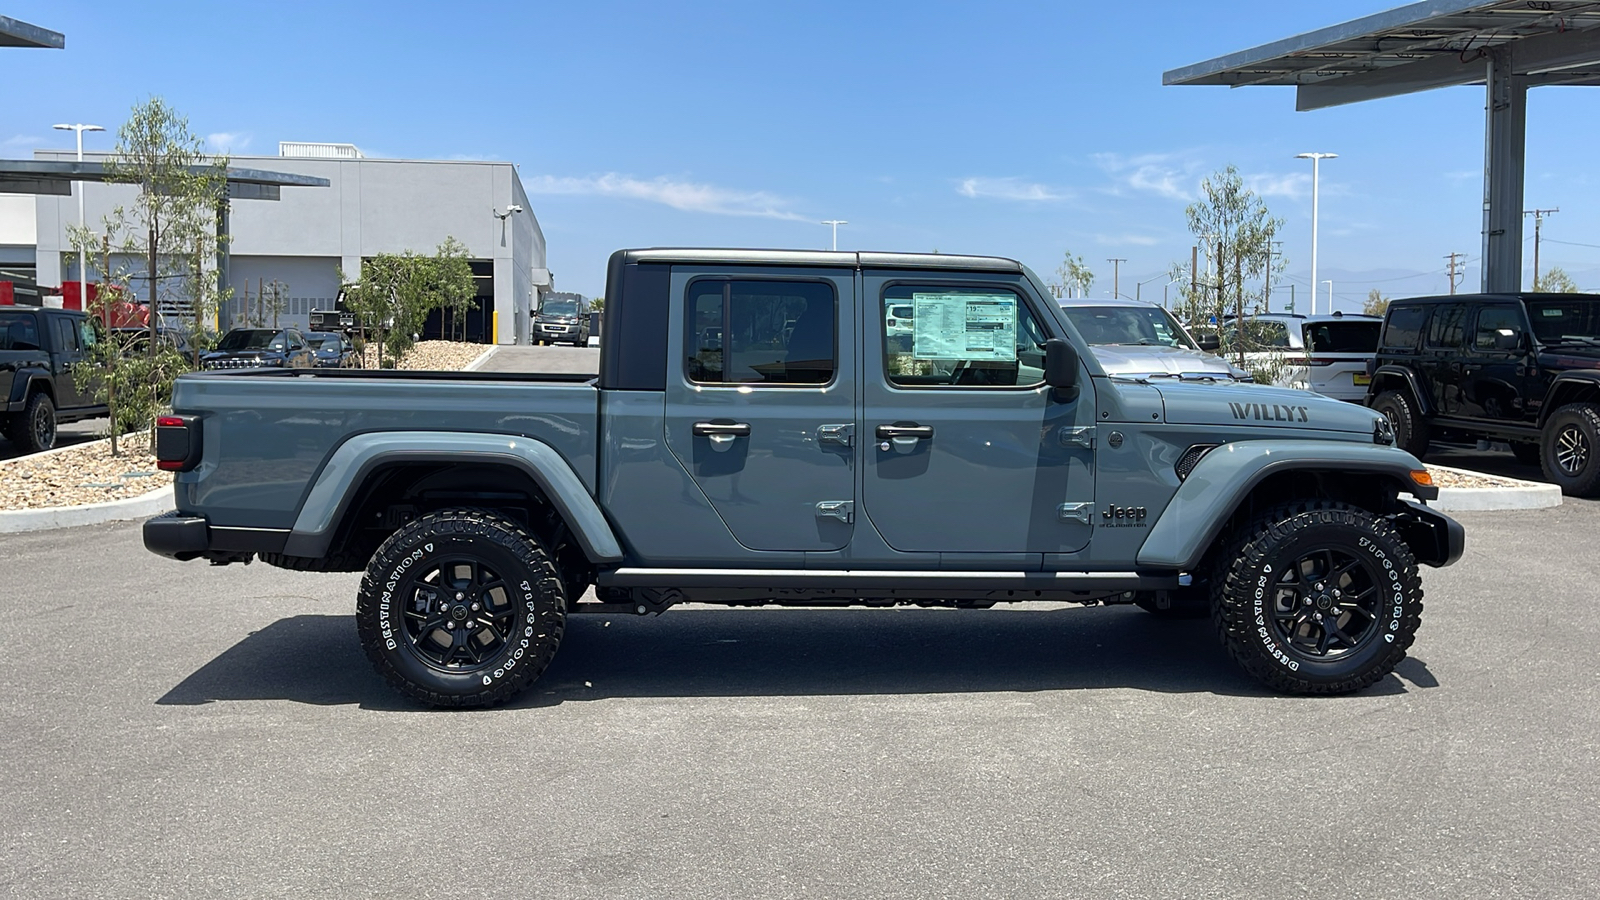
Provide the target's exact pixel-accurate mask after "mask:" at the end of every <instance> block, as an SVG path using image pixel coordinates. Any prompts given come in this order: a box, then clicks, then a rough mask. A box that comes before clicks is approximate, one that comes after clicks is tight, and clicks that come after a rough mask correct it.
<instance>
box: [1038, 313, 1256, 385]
mask: <svg viewBox="0 0 1600 900" xmlns="http://www.w3.org/2000/svg"><path fill="white" fill-rule="evenodd" d="M1061 308H1062V309H1063V310H1065V311H1066V313H1067V319H1068V320H1069V321H1071V322H1072V324H1073V326H1074V327H1076V328H1077V329H1078V333H1079V334H1082V335H1083V338H1084V340H1086V341H1088V342H1089V343H1090V344H1091V345H1093V349H1094V355H1095V358H1096V359H1098V360H1100V365H1101V366H1102V367H1103V368H1104V369H1105V370H1106V374H1108V375H1175V376H1189V377H1196V378H1207V377H1209V378H1215V379H1217V380H1219V381H1229V382H1232V381H1249V380H1250V373H1248V372H1246V371H1244V370H1243V369H1239V368H1236V367H1234V366H1232V365H1229V363H1228V361H1227V360H1225V359H1223V358H1222V357H1220V356H1217V355H1216V354H1215V353H1207V352H1206V351H1204V350H1202V349H1200V345H1199V343H1197V342H1196V341H1195V339H1194V338H1192V337H1190V336H1189V332H1187V331H1185V330H1184V328H1183V326H1182V325H1180V324H1179V323H1178V320H1177V319H1175V318H1173V315H1172V313H1169V312H1167V311H1166V310H1165V309H1162V308H1161V307H1159V306H1157V305H1155V304H1154V303H1142V302H1139V301H1137V300H1122V299H1116V300H1113V299H1109V298H1103V297H1102V298H1088V297H1084V298H1078V299H1073V300H1063V301H1062V302H1061Z"/></svg>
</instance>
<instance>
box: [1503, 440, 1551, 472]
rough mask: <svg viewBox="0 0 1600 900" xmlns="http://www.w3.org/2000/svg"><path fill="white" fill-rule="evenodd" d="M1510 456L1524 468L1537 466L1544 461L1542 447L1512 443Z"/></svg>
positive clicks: (1518, 442)
mask: <svg viewBox="0 0 1600 900" xmlns="http://www.w3.org/2000/svg"><path fill="white" fill-rule="evenodd" d="M1511 455H1512V456H1515V457H1516V458H1517V462H1519V463H1522V464H1523V465H1525V466H1537V465H1539V464H1540V463H1541V462H1543V460H1544V446H1543V445H1541V444H1528V443H1523V442H1521V441H1513V442H1512V444H1511Z"/></svg>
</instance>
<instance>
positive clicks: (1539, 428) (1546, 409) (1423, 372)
mask: <svg viewBox="0 0 1600 900" xmlns="http://www.w3.org/2000/svg"><path fill="white" fill-rule="evenodd" d="M1367 391H1368V393H1367V404H1368V405H1369V406H1371V407H1372V408H1373V409H1375V410H1377V411H1379V412H1381V413H1383V414H1384V415H1385V416H1387V417H1388V419H1389V422H1390V424H1392V425H1393V426H1394V430H1395V435H1396V437H1397V442H1398V444H1399V445H1400V446H1401V447H1402V448H1404V449H1406V450H1409V451H1411V453H1412V454H1413V455H1415V456H1421V455H1423V454H1424V453H1426V452H1427V450H1428V442H1429V441H1430V440H1431V439H1433V438H1434V437H1438V436H1441V435H1443V434H1450V435H1452V436H1461V437H1466V438H1471V439H1488V440H1499V441H1507V442H1509V443H1510V444H1511V449H1512V451H1513V452H1514V453H1516V456H1517V459H1519V460H1521V461H1523V462H1525V463H1529V464H1532V463H1535V462H1537V463H1539V465H1540V466H1542V467H1543V469H1544V473H1545V476H1546V477H1547V478H1549V479H1550V481H1552V482H1553V483H1555V484H1557V485H1560V486H1561V490H1562V492H1563V493H1566V494H1571V495H1573V496H1577V497H1593V496H1596V495H1600V295H1595V294H1533V293H1526V294H1457V295H1452V296H1445V297H1413V298H1409V299H1405V300H1396V301H1394V302H1393V303H1391V304H1390V305H1389V310H1388V313H1387V314H1386V315H1385V317H1384V320H1383V333H1382V335H1381V336H1380V337H1379V339H1378V353H1377V356H1376V357H1375V358H1374V359H1373V363H1372V384H1371V385H1370V386H1369V387H1368V389H1367Z"/></svg>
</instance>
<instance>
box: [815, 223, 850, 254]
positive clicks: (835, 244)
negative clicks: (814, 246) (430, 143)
mask: <svg viewBox="0 0 1600 900" xmlns="http://www.w3.org/2000/svg"><path fill="white" fill-rule="evenodd" d="M822 224H824V225H832V226H833V249H835V250H837V249H839V226H840V225H849V224H850V223H849V222H846V221H845V220H843V219H824V220H822Z"/></svg>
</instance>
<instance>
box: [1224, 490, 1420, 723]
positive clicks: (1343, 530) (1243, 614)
mask: <svg viewBox="0 0 1600 900" xmlns="http://www.w3.org/2000/svg"><path fill="white" fill-rule="evenodd" d="M1207 581H1208V583H1209V584H1210V585H1211V589H1212V591H1213V593H1212V615H1213V620H1214V621H1215V623H1216V625H1217V630H1218V634H1219V636H1220V637H1221V638H1222V642H1223V645H1224V646H1225V647H1226V648H1227V649H1228V651H1229V653H1230V654H1231V655H1232V656H1233V658H1234V660H1235V661H1236V662H1238V663H1239V665H1240V666H1241V667H1242V668H1244V670H1245V671H1246V672H1248V673H1250V674H1251V675H1253V676H1255V677H1256V678H1258V679H1259V680H1261V681H1262V682H1263V683H1265V684H1266V685H1267V686H1268V687H1271V688H1273V689H1274V690H1278V691H1283V692H1286V693H1293V694H1341V693H1348V692H1350V691H1356V690H1360V689H1361V688H1364V687H1367V686H1368V685H1371V684H1373V683H1374V682H1376V681H1378V680H1379V679H1381V678H1383V677H1384V676H1386V675H1388V674H1389V672H1391V671H1393V669H1394V667H1395V665H1396V664H1398V663H1399V662H1400V660H1402V659H1404V658H1405V655H1406V649H1407V648H1409V647H1410V646H1411V642H1412V640H1413V639H1414V638H1415V636H1416V631H1417V628H1418V627H1419V626H1420V625H1421V620H1422V581H1421V579H1420V578H1419V577H1418V575H1417V563H1416V558H1415V557H1414V556H1413V555H1412V553H1411V548H1409V547H1407V546H1406V543H1405V541H1404V540H1403V539H1401V537H1400V535H1399V534H1398V533H1397V532H1396V531H1395V530H1394V528H1393V527H1392V526H1391V525H1390V524H1389V523H1388V522H1387V521H1385V520H1384V519H1381V518H1378V517H1377V516H1375V515H1373V514H1372V513H1371V512H1368V511H1367V510H1365V509H1361V508H1359V507H1356V506H1351V505H1349V504H1345V503H1339V502H1335V501H1326V500H1320V501H1302V502H1298V503H1292V504H1287V505H1284V506H1280V507H1277V508H1275V509H1272V510H1268V511H1267V512H1265V513H1262V514H1261V515H1259V516H1257V517H1256V518H1255V519H1254V520H1252V521H1251V522H1250V523H1248V524H1247V525H1246V526H1245V527H1244V528H1242V529H1241V530H1239V531H1238V532H1236V533H1235V537H1234V539H1233V540H1232V541H1230V542H1228V543H1226V544H1224V545H1223V546H1222V548H1221V551H1220V552H1219V553H1218V554H1217V556H1216V558H1215V560H1214V562H1213V564H1212V567H1211V571H1210V573H1209V575H1208V577H1207Z"/></svg>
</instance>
